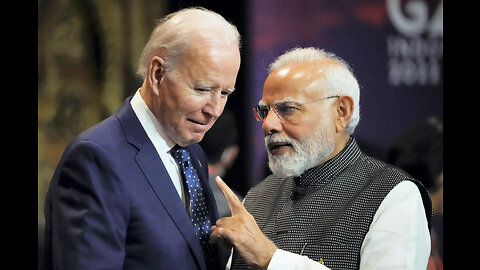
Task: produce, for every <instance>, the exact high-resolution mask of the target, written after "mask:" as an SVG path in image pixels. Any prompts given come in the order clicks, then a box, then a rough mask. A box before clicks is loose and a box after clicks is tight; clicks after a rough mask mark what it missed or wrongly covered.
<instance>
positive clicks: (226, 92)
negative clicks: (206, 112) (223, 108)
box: [221, 91, 230, 97]
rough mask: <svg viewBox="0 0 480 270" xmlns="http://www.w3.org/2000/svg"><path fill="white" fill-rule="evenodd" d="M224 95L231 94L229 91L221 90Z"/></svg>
mask: <svg viewBox="0 0 480 270" xmlns="http://www.w3.org/2000/svg"><path fill="white" fill-rule="evenodd" d="M221 94H222V96H225V97H228V96H229V95H230V92H229V91H222V92H221Z"/></svg>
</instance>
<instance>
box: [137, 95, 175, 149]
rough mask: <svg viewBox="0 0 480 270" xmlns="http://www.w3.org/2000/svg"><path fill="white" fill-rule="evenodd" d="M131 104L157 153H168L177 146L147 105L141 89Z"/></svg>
mask: <svg viewBox="0 0 480 270" xmlns="http://www.w3.org/2000/svg"><path fill="white" fill-rule="evenodd" d="M130 104H131V105H132V108H133V111H134V112H135V114H136V115H137V117H138V120H139V121H140V123H141V124H142V126H143V128H144V129H145V132H146V133H147V136H148V138H150V140H151V141H152V143H153V145H154V146H155V148H156V149H157V151H158V152H162V153H168V151H170V149H172V147H174V146H175V143H174V142H173V141H172V140H171V139H170V138H169V137H168V136H167V134H166V132H165V129H164V128H163V127H162V125H161V124H160V122H159V121H158V119H157V118H156V117H155V115H154V114H153V112H152V111H151V110H150V109H149V108H148V106H147V104H145V101H144V100H143V98H142V96H141V95H140V89H138V90H137V92H136V93H135V95H134V96H133V97H132V100H131V101H130Z"/></svg>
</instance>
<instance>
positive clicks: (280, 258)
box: [267, 249, 330, 270]
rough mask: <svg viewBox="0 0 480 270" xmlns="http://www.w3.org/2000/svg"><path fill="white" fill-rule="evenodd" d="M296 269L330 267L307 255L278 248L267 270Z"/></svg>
mask: <svg viewBox="0 0 480 270" xmlns="http://www.w3.org/2000/svg"><path fill="white" fill-rule="evenodd" d="M295 269H318V270H328V269H330V268H328V267H326V266H324V265H322V264H320V263H318V262H315V261H313V260H311V259H310V258H308V257H307V256H302V255H298V254H295V253H291V252H288V251H285V250H282V249H277V251H275V253H274V254H273V256H272V259H271V260H270V264H269V265H268V268H267V270H295Z"/></svg>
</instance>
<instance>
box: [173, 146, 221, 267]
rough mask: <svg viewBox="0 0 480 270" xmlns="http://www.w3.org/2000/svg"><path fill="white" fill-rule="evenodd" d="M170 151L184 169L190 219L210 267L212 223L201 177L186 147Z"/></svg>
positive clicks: (174, 148) (211, 258) (211, 257)
mask: <svg viewBox="0 0 480 270" xmlns="http://www.w3.org/2000/svg"><path fill="white" fill-rule="evenodd" d="M170 153H171V154H172V156H173V158H174V159H175V161H176V162H177V163H178V166H179V167H180V170H181V171H182V174H183V179H184V180H185V181H184V185H187V187H188V195H189V196H190V219H191V221H192V224H193V227H194V229H195V235H197V237H198V238H199V240H200V245H201V246H202V250H203V255H204V257H205V263H206V264H207V268H208V269H210V268H211V266H212V260H213V252H212V246H211V245H210V244H209V243H208V240H209V239H210V232H211V227H212V225H211V222H210V216H209V214H208V205H207V201H206V200H205V196H204V194H203V189H202V185H201V184H200V179H199V178H198V174H197V171H196V170H195V168H194V167H193V164H192V160H191V159H190V153H189V152H188V150H187V149H186V148H183V147H180V146H178V145H175V146H174V147H173V148H172V150H171V152H170Z"/></svg>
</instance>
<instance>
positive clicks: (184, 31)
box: [137, 7, 241, 78]
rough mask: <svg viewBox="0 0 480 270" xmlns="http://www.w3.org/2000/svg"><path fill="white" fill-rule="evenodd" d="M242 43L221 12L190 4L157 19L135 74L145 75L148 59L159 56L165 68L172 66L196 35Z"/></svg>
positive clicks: (222, 42)
mask: <svg viewBox="0 0 480 270" xmlns="http://www.w3.org/2000/svg"><path fill="white" fill-rule="evenodd" d="M198 38H201V39H203V40H207V41H208V42H218V43H221V44H225V45H229V44H236V45H237V46H238V48H239V49H240V47H241V41H240V33H239V32H238V30H237V27H235V25H233V24H231V23H230V22H228V21H226V20H225V18H223V17H222V16H221V15H220V14H218V13H215V12H213V11H211V10H208V9H206V8H203V7H190V8H185V9H182V10H179V11H177V12H174V13H170V14H168V15H167V16H165V17H164V18H162V19H160V20H159V21H158V22H157V25H156V26H155V28H154V30H153V32H152V34H151V35H150V39H149V41H148V43H147V45H145V47H144V48H143V51H142V54H141V56H140V61H139V66H138V70H137V74H138V75H139V76H141V77H143V78H145V77H146V75H147V72H148V68H149V65H150V61H151V60H152V58H153V57H154V56H161V57H162V58H163V60H164V62H165V66H166V69H167V70H168V69H173V68H174V67H175V66H176V65H177V64H178V62H179V60H180V59H181V57H182V56H183V54H184V52H185V51H186V49H187V48H188V46H189V45H190V44H191V42H192V41H193V40H194V39H195V40H197V39H198Z"/></svg>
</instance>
